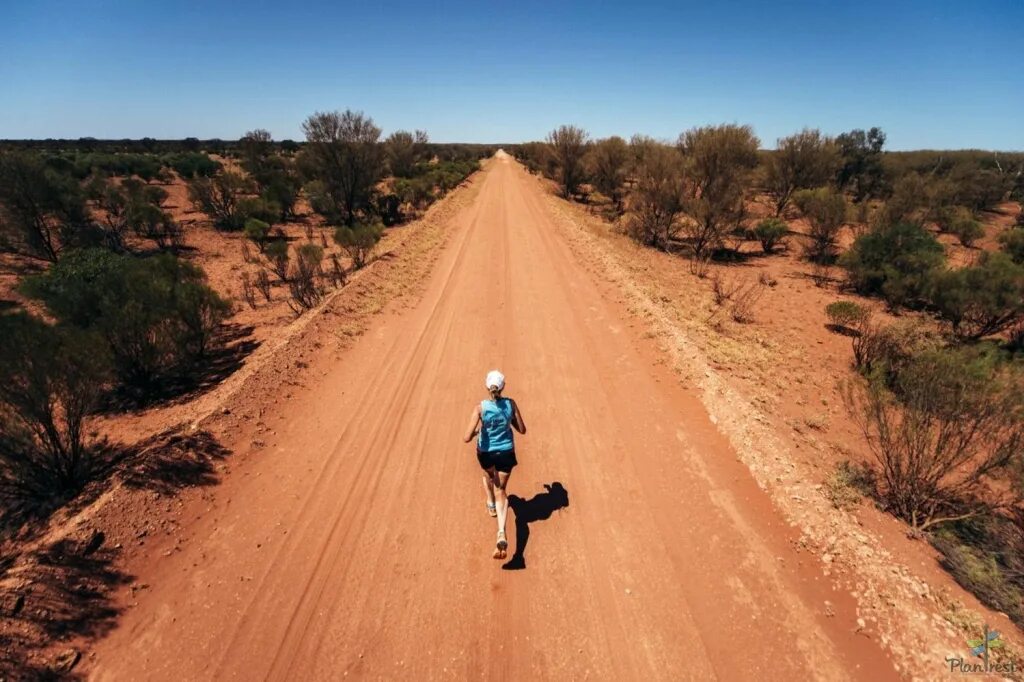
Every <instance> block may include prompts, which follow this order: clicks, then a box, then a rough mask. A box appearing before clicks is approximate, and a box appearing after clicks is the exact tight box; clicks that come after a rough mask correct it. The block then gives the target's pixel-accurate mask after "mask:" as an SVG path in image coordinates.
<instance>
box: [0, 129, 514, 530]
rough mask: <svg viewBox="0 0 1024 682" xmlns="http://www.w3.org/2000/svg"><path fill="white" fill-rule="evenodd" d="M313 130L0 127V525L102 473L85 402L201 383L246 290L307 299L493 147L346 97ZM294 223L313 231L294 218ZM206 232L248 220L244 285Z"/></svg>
mask: <svg viewBox="0 0 1024 682" xmlns="http://www.w3.org/2000/svg"><path fill="white" fill-rule="evenodd" d="M303 130H304V132H305V134H306V139H305V140H304V141H303V142H301V143H297V142H292V141H288V140H285V141H274V140H273V138H272V136H271V134H270V133H269V132H268V131H266V130H253V131H251V132H248V133H246V134H245V135H244V136H243V137H242V138H241V139H239V140H237V141H221V140H204V141H200V140H197V139H186V140H181V141H157V140H151V139H144V140H139V141H130V140H123V141H100V140H93V139H81V140H74V141H70V140H46V141H41V142H13V141H12V142H0V251H2V252H4V255H3V257H4V258H7V259H8V260H7V261H5V262H8V263H10V267H11V268H12V269H13V270H14V271H16V272H17V273H19V274H20V282H19V283H18V284H17V287H16V291H17V295H16V296H15V297H14V298H13V299H12V300H10V301H7V300H5V301H3V303H4V307H3V309H2V310H0V350H2V353H3V364H2V366H0V384H2V386H0V526H2V529H0V530H3V531H4V532H9V531H11V530H13V529H15V528H16V527H17V526H18V524H20V523H22V522H23V521H25V520H26V519H28V518H31V517H33V516H36V517H38V516H39V515H40V514H45V513H47V512H49V511H50V510H52V509H53V508H55V507H56V506H59V505H60V504H61V503H63V502H64V501H66V500H68V499H70V498H71V497H73V496H74V495H75V494H76V493H77V492H78V491H80V490H81V489H82V487H83V486H84V485H85V484H86V483H87V482H88V481H89V480H90V479H91V478H93V477H95V476H97V475H99V474H100V473H102V472H101V470H102V469H103V468H104V466H105V465H106V463H105V462H104V457H105V455H104V452H105V447H106V445H105V444H104V443H103V442H102V441H101V440H98V439H97V437H96V436H91V435H90V433H91V432H90V429H89V428H87V422H88V419H89V418H90V415H93V414H95V413H97V411H102V412H104V413H107V414H116V413H117V412H118V411H124V410H130V409H134V408H136V407H139V406H147V405H152V404H153V403H154V401H159V400H163V399H165V398H173V397H174V396H175V395H178V394H181V392H182V391H187V390H190V389H191V388H193V387H194V386H195V385H196V382H197V381H199V379H198V378H199V377H202V376H203V375H204V374H208V373H209V372H210V371H211V370H210V369H209V367H208V365H209V364H210V357H211V355H212V354H216V352H217V351H218V349H219V346H221V345H223V343H224V342H223V340H222V337H223V336H225V323H226V321H227V320H228V319H229V318H230V317H231V316H232V315H234V314H235V313H236V311H237V310H238V306H239V305H242V304H247V305H248V306H249V307H251V308H254V309H255V308H257V306H259V305H261V304H267V303H269V302H270V301H271V300H272V298H273V296H274V290H275V289H277V288H279V289H281V290H282V291H284V292H286V294H285V295H286V297H287V304H288V306H289V307H290V308H291V310H293V311H294V312H295V313H296V314H301V313H302V312H303V311H305V310H307V309H309V308H312V307H314V306H316V305H317V304H318V303H319V302H320V301H322V300H323V299H324V297H325V296H326V295H327V293H328V292H329V291H330V290H332V289H335V288H337V287H340V286H343V285H344V284H345V283H346V281H347V279H348V276H349V274H350V271H351V270H355V269H359V268H361V267H363V266H365V265H366V264H367V263H369V262H370V261H371V260H372V258H373V253H374V250H375V247H376V245H377V243H378V241H379V240H380V239H381V237H382V235H383V233H384V229H385V228H386V227H393V226H397V225H400V224H402V223H403V222H406V221H407V220H409V219H411V218H415V217H416V216H418V215H420V214H421V213H422V211H424V210H425V209H426V208H427V207H428V206H429V205H430V204H431V203H432V202H433V201H435V200H436V199H438V198H440V197H442V196H444V194H445V193H447V192H448V191H450V190H451V189H453V188H454V187H456V186H458V185H459V184H460V183H461V182H462V181H463V180H465V178H466V177H467V176H468V175H470V174H471V173H472V172H473V171H474V170H476V169H477V167H478V163H479V159H480V158H481V157H483V156H488V155H490V154H492V153H493V151H494V149H493V148H488V147H484V146H482V145H458V144H431V143H430V142H429V140H428V137H427V134H426V133H425V132H423V131H416V132H415V133H408V132H405V131H396V132H394V133H392V134H391V135H389V136H388V137H382V131H381V130H380V128H379V127H377V126H376V125H375V124H374V122H373V119H371V118H369V117H368V116H365V115H364V114H362V113H357V112H352V111H345V112H320V113H315V114H313V115H312V116H310V117H309V118H308V119H307V120H306V122H305V123H304V125H303ZM182 185H184V186H185V187H187V190H183V191H181V192H179V194H178V196H187V201H188V203H189V204H190V205H191V207H192V208H193V209H194V210H196V211H199V212H201V214H202V215H204V216H205V217H206V221H203V222H197V221H191V224H187V225H186V224H183V223H182V222H180V220H179V218H178V216H180V215H182V212H183V211H184V210H187V206H183V205H180V201H179V202H178V203H179V205H173V206H172V205H171V201H170V200H169V196H170V194H171V192H172V190H174V189H175V188H178V189H183V188H182ZM296 224H299V225H301V226H302V229H303V231H304V233H305V237H306V238H305V240H304V241H303V240H296V239H295V238H294V237H289V236H287V234H286V232H285V229H284V228H285V227H286V226H294V225H296ZM206 230H213V231H216V232H218V233H221V234H223V235H232V234H237V244H238V245H239V247H238V249H239V250H238V252H237V253H238V255H239V261H240V262H239V264H238V265H237V266H235V267H233V268H232V269H233V270H235V271H237V272H238V286H237V289H236V287H234V286H228V287H227V288H226V290H225V287H224V284H223V283H221V288H222V290H221V291H217V290H215V288H214V286H213V285H212V284H211V282H210V281H209V279H208V278H207V276H206V273H205V272H204V271H203V269H202V267H201V266H200V265H199V264H198V263H197V262H195V261H196V260H197V259H196V257H197V256H199V255H202V254H203V252H204V248H205V244H204V237H203V235H202V232H203V231H206ZM332 243H333V244H335V245H336V246H334V247H332V246H331V244H332ZM250 246H251V248H250ZM236 290H237V291H238V292H240V293H239V296H238V298H239V299H240V300H237V301H236V300H234V298H235V297H234V296H232V295H231V292H232V291H236Z"/></svg>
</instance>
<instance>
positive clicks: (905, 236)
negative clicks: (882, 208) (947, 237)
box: [839, 224, 946, 307]
mask: <svg viewBox="0 0 1024 682" xmlns="http://www.w3.org/2000/svg"><path fill="white" fill-rule="evenodd" d="M839 262H840V264H841V265H842V266H843V267H844V268H846V270H847V274H848V276H849V279H850V284H851V285H852V286H853V288H854V289H856V290H857V291H858V292H859V293H862V294H881V295H882V296H883V297H884V298H885V299H886V301H888V302H889V304H890V305H891V306H893V307H899V306H903V305H907V304H913V303H918V302H921V301H923V300H925V298H926V293H927V288H928V284H929V282H930V278H931V276H932V273H933V272H935V271H936V270H937V269H938V268H941V267H942V266H943V265H944V264H945V262H946V254H945V250H944V249H943V248H942V244H940V243H939V242H938V240H936V239H935V236H934V235H933V234H932V233H931V232H929V231H928V230H926V229H924V228H923V227H921V226H920V225H911V224H897V225H881V226H877V227H875V228H873V229H871V230H869V231H868V232H865V233H864V234H862V235H860V236H859V237H857V239H856V240H854V242H853V246H851V247H850V249H849V250H848V251H847V252H846V253H844V254H843V255H842V257H841V258H840V259H839Z"/></svg>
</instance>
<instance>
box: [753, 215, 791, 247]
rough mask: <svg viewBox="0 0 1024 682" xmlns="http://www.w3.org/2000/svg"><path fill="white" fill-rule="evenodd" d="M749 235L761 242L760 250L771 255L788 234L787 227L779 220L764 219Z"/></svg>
mask: <svg viewBox="0 0 1024 682" xmlns="http://www.w3.org/2000/svg"><path fill="white" fill-rule="evenodd" d="M751 234H752V235H753V237H754V239H756V240H757V241H759V242H761V249H762V250H763V251H764V252H765V253H771V252H772V251H774V250H775V247H776V245H778V244H779V243H781V242H782V240H783V239H785V237H786V235H787V234H789V226H788V225H786V222H785V221H784V220H781V219H779V218H765V219H764V220H762V221H761V222H759V223H758V224H757V225H756V226H755V227H754V229H753V230H751Z"/></svg>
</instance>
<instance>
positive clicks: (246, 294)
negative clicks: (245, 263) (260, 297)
mask: <svg viewBox="0 0 1024 682" xmlns="http://www.w3.org/2000/svg"><path fill="white" fill-rule="evenodd" d="M241 279H242V298H243V299H245V302H246V303H248V304H249V307H250V308H252V309H253V310H255V309H256V290H255V289H254V288H253V286H252V279H251V278H250V277H249V271H248V270H242V275H241Z"/></svg>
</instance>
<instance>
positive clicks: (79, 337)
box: [0, 313, 110, 512]
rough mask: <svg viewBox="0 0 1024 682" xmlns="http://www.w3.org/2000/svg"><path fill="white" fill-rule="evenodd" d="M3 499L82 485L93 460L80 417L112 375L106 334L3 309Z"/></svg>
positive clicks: (56, 497) (25, 499)
mask: <svg viewBox="0 0 1024 682" xmlns="http://www.w3.org/2000/svg"><path fill="white" fill-rule="evenodd" d="M0 357H3V363H2V364H0V499H2V500H4V501H5V502H6V503H7V504H6V505H5V506H6V507H7V512H10V511H11V510H12V509H13V508H14V507H15V506H16V505H21V504H23V503H31V502H33V501H35V502H39V501H43V500H47V499H48V498H50V499H51V501H52V502H53V503H58V504H59V503H60V502H62V501H63V500H64V499H66V498H67V496H69V495H70V494H73V493H74V492H77V491H78V490H79V488H80V487H81V485H82V484H83V483H84V482H85V480H86V478H87V477H88V475H89V473H90V469H91V466H92V457H91V455H92V453H91V452H90V450H89V449H88V447H87V443H86V438H85V433H84V430H83V423H84V420H85V417H86V416H87V415H88V414H89V413H90V412H91V411H92V410H93V409H94V408H95V406H96V404H97V402H98V399H99V397H100V395H101V392H102V391H103V388H104V385H105V383H106V381H107V379H108V376H109V367H110V366H109V356H108V354H107V349H106V347H105V346H104V344H103V342H102V339H100V338H99V337H98V336H97V335H95V334H93V333H90V332H82V331H79V330H77V329H74V328H71V327H54V326H50V325H47V324H46V323H44V322H42V321H40V320H39V319H37V318H35V317H32V316H30V315H27V314H25V313H14V314H9V315H0Z"/></svg>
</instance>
